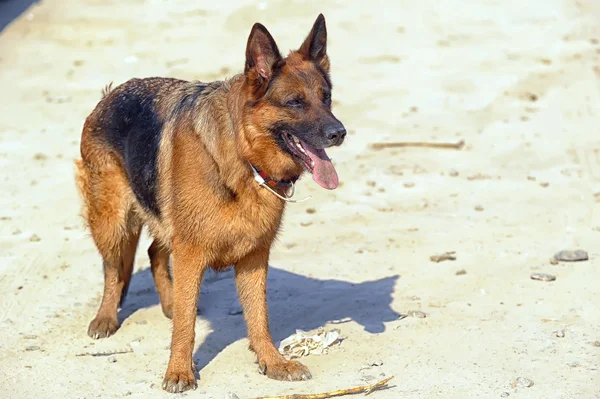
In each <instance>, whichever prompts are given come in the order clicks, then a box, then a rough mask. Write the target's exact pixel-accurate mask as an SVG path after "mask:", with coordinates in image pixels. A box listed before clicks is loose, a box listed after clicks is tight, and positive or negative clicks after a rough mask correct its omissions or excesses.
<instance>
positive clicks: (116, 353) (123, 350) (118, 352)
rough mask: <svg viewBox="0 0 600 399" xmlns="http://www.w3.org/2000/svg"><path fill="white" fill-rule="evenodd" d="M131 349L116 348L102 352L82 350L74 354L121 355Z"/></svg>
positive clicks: (129, 351) (130, 351)
mask: <svg viewBox="0 0 600 399" xmlns="http://www.w3.org/2000/svg"><path fill="white" fill-rule="evenodd" d="M132 352H133V349H117V350H112V351H104V352H83V353H78V354H76V355H75V356H94V357H98V356H111V355H123V354H125V353H132Z"/></svg>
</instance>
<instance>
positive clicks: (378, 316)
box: [119, 266, 399, 370]
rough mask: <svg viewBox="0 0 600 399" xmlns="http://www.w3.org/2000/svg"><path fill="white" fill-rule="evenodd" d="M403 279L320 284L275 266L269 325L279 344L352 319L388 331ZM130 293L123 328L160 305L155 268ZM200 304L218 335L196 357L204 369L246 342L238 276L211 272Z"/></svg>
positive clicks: (122, 314) (123, 311)
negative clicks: (241, 341)
mask: <svg viewBox="0 0 600 399" xmlns="http://www.w3.org/2000/svg"><path fill="white" fill-rule="evenodd" d="M398 278H399V276H392V277H386V278H382V279H379V280H374V281H368V282H364V283H350V282H347V281H342V280H334V279H330V280H319V279H316V278H311V277H306V276H303V275H300V274H296V273H291V272H288V271H285V270H281V269H278V268H276V267H272V266H271V267H269V277H268V283H267V287H268V288H267V292H268V306H269V324H270V329H271V333H272V335H273V340H274V342H275V344H276V345H277V344H278V342H279V341H280V340H282V339H283V338H286V337H288V336H290V335H291V334H293V333H295V332H296V330H297V329H301V330H313V329H316V328H318V327H321V326H323V325H325V324H326V323H328V322H331V321H335V320H342V321H343V320H347V319H350V320H353V321H355V322H356V323H359V324H360V325H362V326H363V328H364V329H365V330H366V331H368V332H370V333H380V332H383V331H384V329H385V326H384V323H385V322H389V321H393V320H397V319H398V317H399V314H398V313H397V312H395V311H394V310H393V309H392V308H391V306H390V305H391V302H392V293H393V292H394V286H395V284H396V281H397V280H398ZM129 292H130V294H129V296H128V297H127V298H126V300H125V303H124V304H123V308H122V309H121V310H120V311H119V321H120V322H121V323H122V322H123V320H125V319H126V318H127V317H129V316H130V315H131V314H133V313H134V312H135V311H137V310H138V309H141V308H146V307H151V306H159V305H158V304H159V301H158V294H157V293H156V291H155V289H154V281H153V279H152V274H151V273H150V269H149V268H146V269H143V270H141V271H138V272H136V273H135V275H134V276H133V279H132V282H131V286H130V289H129ZM198 303H199V308H200V309H201V310H200V312H199V315H198V317H199V318H201V319H204V320H206V321H208V322H209V323H210V326H211V330H212V332H211V333H210V334H209V335H208V336H207V338H206V339H205V340H204V342H202V343H201V344H200V346H199V347H198V348H197V349H196V352H195V353H194V362H195V363H196V365H197V366H198V369H199V370H201V369H202V368H203V367H204V366H206V365H207V364H208V363H210V362H211V361H212V360H213V359H214V358H215V357H216V356H217V355H218V354H219V353H220V352H221V351H222V350H223V349H225V348H226V347H227V346H228V345H230V344H232V343H233V342H236V341H238V340H239V339H241V338H245V337H246V323H245V321H244V316H243V314H240V312H241V308H240V307H239V303H238V301H237V292H236V290H235V282H234V279H233V271H232V270H231V269H230V270H229V271H225V272H223V273H219V274H217V273H214V272H207V273H206V276H205V279H204V281H203V283H202V288H201V290H200V299H199V301H198ZM196 328H199V327H198V326H197V327H196Z"/></svg>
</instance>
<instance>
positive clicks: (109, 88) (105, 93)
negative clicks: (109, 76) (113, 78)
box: [102, 82, 113, 100]
mask: <svg viewBox="0 0 600 399" xmlns="http://www.w3.org/2000/svg"><path fill="white" fill-rule="evenodd" d="M112 89H113V82H110V83H109V84H107V85H106V86H104V89H102V100H104V99H105V98H106V96H108V95H109V94H110V92H111V91H112Z"/></svg>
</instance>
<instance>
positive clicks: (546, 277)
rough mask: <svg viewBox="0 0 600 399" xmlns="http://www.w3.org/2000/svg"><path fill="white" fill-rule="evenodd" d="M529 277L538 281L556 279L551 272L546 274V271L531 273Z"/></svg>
mask: <svg viewBox="0 0 600 399" xmlns="http://www.w3.org/2000/svg"><path fill="white" fill-rule="evenodd" d="M531 279H532V280H538V281H554V280H556V276H553V275H551V274H546V273H532V274H531Z"/></svg>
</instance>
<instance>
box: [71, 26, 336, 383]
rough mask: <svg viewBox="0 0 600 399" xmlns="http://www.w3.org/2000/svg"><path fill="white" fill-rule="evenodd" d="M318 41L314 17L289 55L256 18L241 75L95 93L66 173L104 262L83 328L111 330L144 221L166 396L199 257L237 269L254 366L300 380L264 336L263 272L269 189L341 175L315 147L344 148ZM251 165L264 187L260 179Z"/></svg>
mask: <svg viewBox="0 0 600 399" xmlns="http://www.w3.org/2000/svg"><path fill="white" fill-rule="evenodd" d="M326 47H327V31H326V27H325V19H324V17H323V15H319V17H318V18H317V20H316V22H315V24H314V26H313V28H312V30H311V32H310V33H309V35H308V37H307V38H306V40H305V41H304V43H303V44H302V46H301V47H300V49H299V50H297V51H293V52H291V53H290V54H289V55H288V56H287V57H286V58H283V57H282V56H281V55H280V53H279V50H278V48H277V45H276V44H275V41H274V40H273V38H272V37H271V35H270V34H269V32H268V31H267V29H266V28H265V27H264V26H263V25H261V24H258V23H257V24H255V25H254V26H253V28H252V31H251V32H250V36H249V38H248V43H247V48H246V64H245V68H244V73H243V74H239V75H237V76H234V77H233V78H231V79H229V80H226V81H218V82H212V83H200V82H187V81H182V80H176V79H167V78H148V79H132V80H130V81H128V82H126V83H124V84H122V85H120V86H118V87H116V88H115V89H114V90H110V88H108V89H107V90H105V92H104V96H103V98H102V100H101V101H100V102H99V103H98V105H97V106H96V108H95V109H94V111H93V112H92V113H91V115H90V116H89V117H88V118H87V119H86V121H85V124H84V127H83V132H82V135H81V159H80V160H78V161H76V181H77V186H78V188H79V191H80V193H81V196H82V198H83V212H82V213H83V216H84V218H85V219H86V221H87V224H88V225H89V228H90V230H91V233H92V237H93V239H94V242H95V244H96V246H97V248H98V250H99V252H100V254H101V255H102V259H103V264H104V296H103V299H102V304H101V305H100V309H99V310H98V314H97V316H96V318H95V319H94V320H92V322H91V324H90V326H89V329H88V334H89V335H90V336H91V337H92V338H103V337H108V336H110V335H112V334H114V333H115V332H116V330H117V328H118V321H117V310H118V307H119V305H120V303H121V302H122V301H123V299H124V297H125V294H126V293H127V287H128V285H129V281H130V279H131V273H132V268H133V260H134V256H135V252H136V248H137V243H138V239H139V236H140V230H141V228H142V226H143V225H146V226H148V228H149V230H150V232H151V234H152V236H153V237H154V242H153V243H152V245H151V246H150V248H149V249H148V254H149V256H150V264H151V270H152V275H153V276H154V281H155V284H156V289H157V291H158V293H159V295H160V303H161V306H162V310H163V312H164V314H165V315H166V316H167V317H169V318H172V319H173V335H172V341H171V358H170V361H169V366H168V368H167V372H166V375H165V378H164V382H163V388H164V389H165V390H167V391H169V392H182V391H185V390H187V389H190V388H195V387H196V378H195V375H194V364H193V361H192V351H193V349H194V322H195V319H196V306H197V300H198V291H199V287H200V283H201V281H202V275H203V273H204V270H205V269H206V267H212V268H214V269H215V270H222V269H224V268H226V267H228V266H230V265H234V269H235V281H236V286H237V289H238V295H239V298H240V302H241V304H242V307H243V310H244V316H245V319H246V323H247V326H248V337H249V340H250V348H251V349H252V350H253V351H254V352H256V356H257V358H258V363H259V368H260V370H261V372H263V373H264V374H266V375H267V376H269V377H271V378H274V379H278V380H304V379H308V378H311V374H310V372H309V371H308V369H307V368H306V367H305V366H303V365H302V364H300V363H298V362H296V361H288V360H286V359H285V358H283V356H282V355H281V354H280V353H279V352H278V351H277V349H276V348H275V346H274V345H273V342H272V338H271V334H270V332H269V326H268V316H267V300H266V282H267V268H268V260H269V251H270V248H271V244H272V243H273V240H274V239H275V236H276V234H277V231H278V229H279V226H280V223H281V217H282V214H283V211H284V206H285V202H284V201H283V200H282V199H280V198H279V197H277V196H276V195H274V193H273V191H275V192H277V193H278V194H279V195H280V196H283V197H285V195H286V192H287V188H289V187H290V186H291V185H292V184H293V182H294V181H295V180H296V179H298V177H299V176H300V175H301V174H302V173H303V172H304V171H305V170H307V171H309V172H310V173H312V176H313V179H314V180H315V181H316V182H317V183H318V184H319V185H321V186H323V187H324V188H327V189H334V188H336V187H337V185H338V177H337V173H336V171H335V168H334V167H333V165H332V163H331V160H330V159H329V158H328V156H327V154H326V152H325V150H324V149H325V148H327V147H331V146H337V145H340V144H342V142H343V141H344V137H345V135H346V131H345V129H344V126H343V125H342V123H340V121H339V120H337V119H336V118H335V116H334V115H333V114H332V112H331V81H330V79H329V58H328V56H327V52H326ZM255 170H256V171H259V175H260V176H262V177H263V178H264V179H265V180H266V181H267V183H268V184H269V185H270V186H271V190H268V189H265V188H264V187H263V186H261V185H259V184H258V183H257V180H256V179H255V178H256V177H257V176H256V174H255ZM258 180H260V178H259V179H258ZM170 255H172V256H173V259H172V261H173V264H172V276H171V275H170V273H169V257H170Z"/></svg>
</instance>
